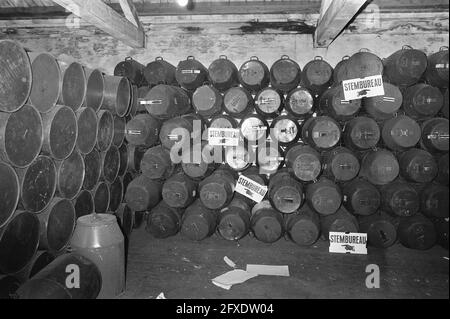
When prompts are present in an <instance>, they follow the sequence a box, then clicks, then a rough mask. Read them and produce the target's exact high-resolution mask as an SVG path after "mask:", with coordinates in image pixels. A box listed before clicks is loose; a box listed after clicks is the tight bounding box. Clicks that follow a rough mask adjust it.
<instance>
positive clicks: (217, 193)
mask: <svg viewBox="0 0 450 319" xmlns="http://www.w3.org/2000/svg"><path fill="white" fill-rule="evenodd" d="M236 181H237V178H236V176H235V174H233V173H232V172H231V171H230V170H227V169H224V168H219V169H217V170H216V171H215V172H214V173H213V174H212V175H210V176H208V177H207V178H205V179H204V180H203V181H201V182H200V184H199V187H198V191H199V194H200V200H201V201H202V203H203V205H205V207H207V208H209V209H222V208H224V207H225V206H227V204H229V203H230V201H231V200H232V198H233V192H234V188H235V186H236Z"/></svg>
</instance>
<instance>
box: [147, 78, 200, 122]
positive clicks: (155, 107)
mask: <svg viewBox="0 0 450 319" xmlns="http://www.w3.org/2000/svg"><path fill="white" fill-rule="evenodd" d="M202 84H203V83H202ZM140 100H141V101H140V104H143V105H145V108H146V109H147V112H148V113H149V114H150V115H151V116H153V117H155V118H157V119H160V120H167V119H170V118H172V117H175V116H180V115H183V114H187V113H189V112H190V111H191V102H190V99H189V96H188V94H187V92H186V91H184V90H183V89H182V88H180V87H177V86H170V85H164V84H159V85H157V86H155V87H153V88H152V89H151V90H150V91H148V93H147V94H146V95H145V96H144V97H143V98H142V99H140Z"/></svg>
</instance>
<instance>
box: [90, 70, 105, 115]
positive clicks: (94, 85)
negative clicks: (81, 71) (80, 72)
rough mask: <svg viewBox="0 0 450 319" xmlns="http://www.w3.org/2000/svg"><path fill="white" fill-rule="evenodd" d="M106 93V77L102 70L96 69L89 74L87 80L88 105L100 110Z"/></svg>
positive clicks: (96, 110)
mask: <svg viewBox="0 0 450 319" xmlns="http://www.w3.org/2000/svg"><path fill="white" fill-rule="evenodd" d="M104 94H105V77H104V75H103V72H102V71H100V70H98V69H94V70H92V71H91V73H90V74H89V77H88V81H87V90H86V107H89V108H91V109H93V110H94V111H95V112H98V110H100V107H101V106H102V105H103V99H104Z"/></svg>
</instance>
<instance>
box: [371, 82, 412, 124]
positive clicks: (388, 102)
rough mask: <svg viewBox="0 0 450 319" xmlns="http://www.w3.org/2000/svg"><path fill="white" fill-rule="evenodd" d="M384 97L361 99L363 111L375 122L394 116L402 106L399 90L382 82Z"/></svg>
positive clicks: (401, 96)
mask: <svg viewBox="0 0 450 319" xmlns="http://www.w3.org/2000/svg"><path fill="white" fill-rule="evenodd" d="M383 87H384V95H380V96H375V97H369V98H365V99H363V102H362V103H363V105H364V110H365V111H366V112H367V114H369V115H370V116H371V117H372V118H374V119H375V120H377V121H383V120H387V119H390V118H392V117H394V116H395V114H396V113H397V112H398V110H399V109H400V107H401V106H402V104H403V95H402V92H401V91H400V89H399V88H398V87H397V86H395V85H393V84H390V83H388V82H383Z"/></svg>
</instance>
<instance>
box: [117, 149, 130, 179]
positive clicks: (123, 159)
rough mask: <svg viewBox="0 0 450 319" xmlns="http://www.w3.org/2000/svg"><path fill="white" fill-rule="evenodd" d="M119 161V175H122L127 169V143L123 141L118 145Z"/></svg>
mask: <svg viewBox="0 0 450 319" xmlns="http://www.w3.org/2000/svg"><path fill="white" fill-rule="evenodd" d="M119 154H120V161H119V176H120V177H122V176H123V175H125V173H126V172H127V171H128V144H126V143H123V144H122V146H120V147H119Z"/></svg>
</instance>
